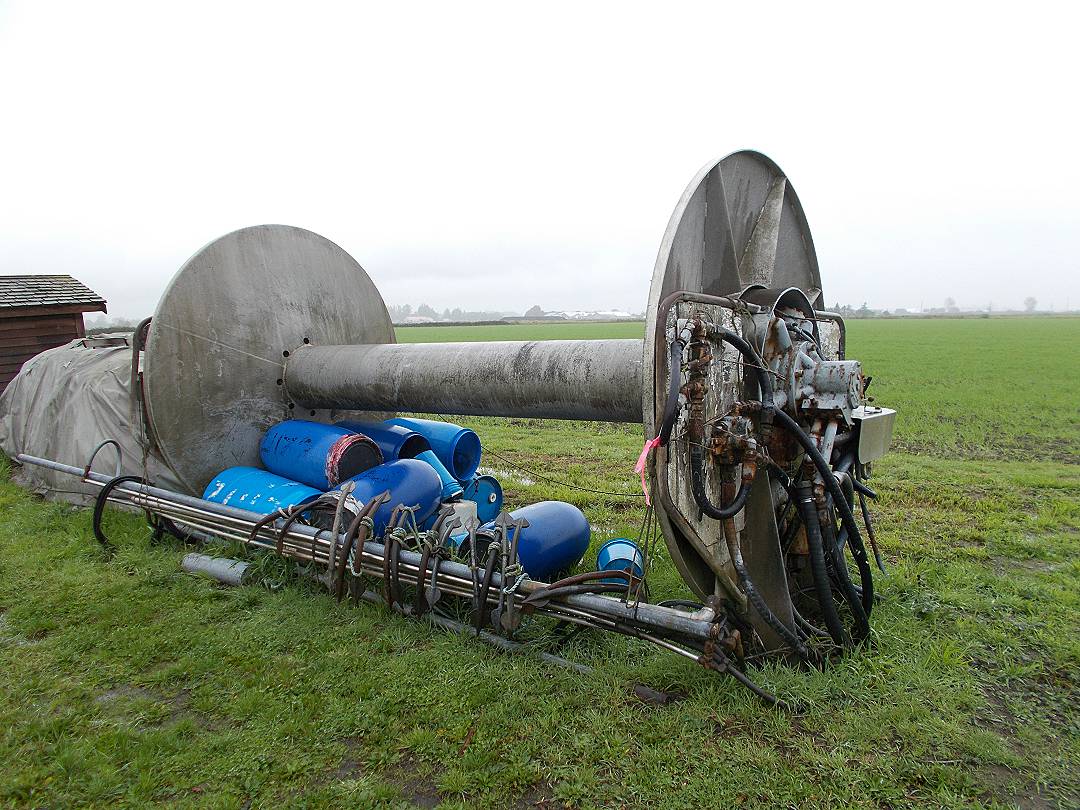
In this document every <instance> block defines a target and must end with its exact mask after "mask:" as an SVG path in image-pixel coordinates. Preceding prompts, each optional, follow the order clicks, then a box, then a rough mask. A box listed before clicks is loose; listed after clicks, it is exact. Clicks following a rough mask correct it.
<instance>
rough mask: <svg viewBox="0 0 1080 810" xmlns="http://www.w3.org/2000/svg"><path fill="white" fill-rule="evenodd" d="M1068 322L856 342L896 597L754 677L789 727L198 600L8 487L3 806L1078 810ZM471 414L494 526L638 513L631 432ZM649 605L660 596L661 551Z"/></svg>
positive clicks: (752, 709) (685, 673) (270, 592)
mask: <svg viewBox="0 0 1080 810" xmlns="http://www.w3.org/2000/svg"><path fill="white" fill-rule="evenodd" d="M1025 323H1026V324H1028V326H1026V327H1025V326H1017V324H1025ZM1078 327H1080V321H1076V320H1071V321H1070V320H1064V319H1062V320H1054V321H1045V322H1043V321H1031V322H1027V321H997V320H990V321H986V322H977V321H976V322H973V321H946V322H926V321H923V322H901V323H897V322H881V321H876V322H856V323H853V324H851V327H850V352H851V354H852V356H855V357H859V358H861V359H863V360H864V362H865V363H866V364H867V366H868V368H869V369H870V371H871V373H873V374H874V375H875V377H876V378H877V380H876V382H875V383H874V388H873V389H872V390H873V391H875V392H876V394H877V396H878V399H879V402H880V403H881V404H890V405H897V406H899V408H900V413H901V417H900V419H899V421H898V425H897V437H896V438H897V443H898V444H899V445H900V447H901V448H902V451H901V452H897V453H894V454H892V455H890V456H889V457H887V459H885V460H884V461H883V462H882V463H880V464H879V466H878V469H877V470H876V475H875V486H876V488H877V489H878V490H879V492H880V493H881V500H880V502H879V504H878V505H877V509H876V516H877V520H878V525H879V533H880V536H881V541H882V544H883V546H884V550H885V553H886V560H887V564H888V566H889V574H888V575H887V576H882V577H880V578H879V583H880V584H879V587H880V593H881V602H880V604H879V605H878V606H877V608H876V609H875V622H874V624H875V630H874V642H873V645H872V646H871V647H869V648H868V649H866V650H864V651H861V652H859V653H857V654H855V655H853V656H851V657H849V658H847V659H845V660H844V661H842V662H839V663H838V664H837V665H836V666H835V667H833V668H831V669H830V670H829V671H828V672H804V671H799V670H793V669H789V668H786V667H782V666H769V667H767V668H765V669H764V670H762V671H760V672H759V673H758V675H759V677H760V679H761V680H762V681H763V682H765V683H766V684H767V685H768V686H769V687H770V688H772V689H773V690H775V691H777V692H778V693H779V694H780V695H781V696H783V697H785V698H788V699H790V700H794V701H797V702H798V703H799V704H800V707H801V709H800V711H799V712H798V713H797V714H785V713H783V712H780V711H777V710H774V709H767V708H764V707H762V706H761V705H760V704H759V703H758V702H756V701H755V700H754V699H753V698H752V697H751V696H750V695H749V694H748V693H747V692H746V691H745V690H742V689H740V688H738V687H736V686H734V685H733V684H732V683H731V682H730V681H728V680H726V679H724V678H722V677H719V676H716V675H710V674H709V673H707V672H704V671H703V670H701V669H699V668H697V667H696V666H694V665H692V664H689V663H684V662H682V661H681V660H678V659H676V658H674V657H671V656H668V655H665V654H662V653H659V652H653V651H652V650H649V649H645V648H643V647H641V646H640V645H636V644H631V643H629V642H626V641H623V640H621V639H617V638H607V637H584V636H580V637H578V638H577V639H576V640H575V641H574V642H573V643H572V644H571V645H570V647H569V648H568V649H567V650H566V651H565V652H566V654H567V655H568V656H569V657H571V658H574V659H575V660H580V661H588V662H590V663H592V664H594V665H595V666H596V668H597V673H596V675H595V676H594V677H590V678H586V677H582V676H580V675H577V674H575V673H571V672H565V671H562V670H558V669H553V668H551V667H549V666H546V665H544V664H541V663H539V662H537V661H536V660H533V659H531V658H528V657H522V656H507V655H503V654H500V653H497V652H495V651H493V650H491V649H489V648H487V647H485V646H483V645H480V644H478V643H476V642H475V641H472V640H470V639H468V638H460V637H457V636H454V635H451V634H447V633H444V632H440V631H436V630H433V629H431V628H430V627H428V626H426V625H424V624H421V623H417V622H410V621H406V620H403V619H398V618H394V617H393V616H390V615H388V614H386V613H385V612H383V611H382V610H380V609H378V608H374V607H368V606H359V607H354V606H345V605H337V604H336V603H335V602H334V601H333V600H332V599H331V598H329V597H328V596H326V595H325V594H323V593H320V592H319V591H318V589H317V588H316V587H315V586H313V585H311V584H309V583H308V581H306V580H303V579H300V578H297V577H295V575H293V576H290V572H289V571H286V570H284V569H283V568H282V567H281V566H275V565H273V564H272V561H265V560H262V561H259V564H260V567H261V571H262V573H263V575H264V576H263V581H264V582H267V583H277V582H281V581H285V582H287V583H288V584H287V585H285V586H284V587H278V588H276V589H271V588H268V587H264V586H263V585H259V584H256V585H253V586H249V587H245V588H240V589H228V588H222V587H218V586H216V585H213V584H212V583H210V582H208V581H207V580H205V579H200V578H197V577H192V576H187V575H184V574H182V573H180V571H179V558H180V555H181V554H182V553H183V549H182V548H181V547H179V546H178V545H153V544H151V543H150V541H149V538H148V532H147V531H146V530H145V529H144V527H143V526H142V525H141V523H140V521H139V519H138V518H137V517H136V516H131V515H122V514H110V515H109V517H108V526H109V530H110V531H111V532H112V534H113V535H114V537H115V540H116V543H117V545H118V547H119V553H118V555H117V556H116V557H115V558H114V559H113V560H111V561H106V560H105V559H104V558H103V557H102V555H101V554H100V553H99V551H98V549H97V548H96V546H95V543H94V540H93V538H92V536H91V534H90V531H89V515H88V513H87V512H85V511H81V510H72V509H71V508H70V507H66V506H63V505H58V504H51V503H44V502H41V501H38V500H36V499H34V498H33V497H31V496H30V495H28V494H27V493H25V492H23V491H22V490H20V489H19V488H18V487H16V486H15V485H13V484H11V483H9V482H8V481H7V480H6V476H4V480H3V481H0V672H2V673H3V677H2V678H0V806H5V805H6V806H13V807H40V806H53V807H72V806H106V805H107V806H115V805H122V806H145V805H150V804H164V805H168V806H176V807H189V806H190V807H267V806H289V807H324V806H327V807H396V806H401V807H407V806H426V807H431V806H435V805H436V804H440V805H441V806H444V807H514V806H518V807H526V806H545V807H560V806H571V807H663V808H668V807H676V808H678V807H686V808H696V807H703V806H729V805H742V806H748V807H756V806H780V807H792V806H797V807H841V806H843V807H926V806H933V807H939V806H940V807H968V806H999V807H1011V806H1022V807H1054V806H1061V807H1075V806H1077V804H1078V803H1080V777H1078V774H1080V716H1078V711H1077V709H1078V683H1077V681H1078V675H1077V673H1078V672H1080V587H1078V583H1080V556H1078V555H1077V547H1078V545H1080V466H1078V465H1077V464H1076V463H1075V459H1076V453H1077V423H1076V418H1077V407H1076V404H1075V403H1076V401H1077V398H1078V395H1080V381H1078V380H1080V377H1078V376H1077V374H1076V368H1075V364H1076V359H1075V358H1076V353H1075V351H1072V352H1070V350H1069V349H1068V348H1061V347H1068V346H1070V345H1075V338H1076V337H1078V336H1080V335H1078V332H1080V328H1078ZM521 328H531V329H549V328H551V327H547V326H543V327H517V326H514V327H505V329H506V330H516V329H521ZM477 329H478V330H479V329H482V327H478V328H477ZM431 331H436V330H431ZM517 334H518V333H516V332H512V331H508V332H506V333H504V334H501V335H492V334H484V335H477V338H478V339H492V338H493V337H494V338H498V337H503V338H504V339H517V338H516V335H517ZM542 334H550V333H546V332H545V333H542ZM553 336H554V335H553ZM558 336H559V337H563V336H564V335H558ZM429 338H430V336H428V335H424V336H423V338H422V339H425V340H426V339H429ZM454 339H457V338H454ZM943 353H946V354H947V355H948V357H945V358H943V357H941V355H942V354H943ZM1070 363H1071V364H1072V367H1071V368H1070ZM1033 392H1034V393H1033ZM987 397H991V399H990V400H989V401H984V400H985V399H986V398H987ZM954 405H955V407H956V408H959V409H963V411H957V412H956V413H957V414H959V415H961V416H963V415H965V414H970V416H971V418H970V419H967V418H966V416H965V418H964V419H962V420H959V419H954V416H955V415H956V414H953V411H952V410H950V409H951V408H953V406H954ZM943 414H944V418H943ZM466 421H468V422H469V423H470V424H472V425H473V426H474V427H475V428H476V429H477V430H478V431H480V433H481V436H482V438H483V439H484V441H485V447H486V448H487V449H488V450H489V451H490V452H489V453H488V455H487V457H486V458H485V466H488V467H491V468H494V469H496V470H497V471H498V474H499V475H500V476H502V480H503V482H504V485H505V487H506V490H507V495H508V499H509V500H510V502H511V503H525V502H529V501H534V500H539V499H543V498H551V497H555V498H564V499H566V500H570V501H573V502H575V503H577V504H578V505H580V506H581V507H582V508H583V509H585V510H586V511H587V513H588V514H589V516H590V518H591V519H592V521H593V523H594V525H595V526H596V537H595V538H594V548H593V551H595V547H596V545H598V544H599V543H600V542H603V540H605V539H607V538H608V537H611V536H615V535H618V534H630V535H633V534H635V533H636V531H637V528H638V523H639V521H640V503H639V501H640V499H637V498H623V497H616V496H607V495H597V494H592V493H586V492H582V491H579V490H574V489H570V488H568V487H566V486H564V485H563V484H561V483H553V482H552V481H550V480H547V479H548V478H551V479H554V480H556V481H560V482H570V483H573V484H576V485H579V486H583V487H587V488H590V489H600V490H609V491H613V492H620V493H621V492H633V491H635V489H636V486H637V485H636V482H635V479H634V476H633V474H632V472H631V471H630V467H631V466H632V465H633V461H634V459H635V458H636V456H637V452H638V450H639V449H640V446H641V440H642V437H641V435H640V429H637V428H630V427H626V426H619V425H597V424H573V423H571V424H557V423H551V422H537V421H532V420H494V419H491V420H466ZM1070 462H1072V463H1070ZM512 465H520V466H522V467H525V468H527V469H528V472H522V471H520V470H517V469H515V468H514V467H513V466H512ZM587 560H588V558H587ZM654 587H655V588H656V589H657V591H659V592H660V593H662V594H663V595H674V594H677V593H680V592H681V588H682V586H681V584H680V583H679V580H678V577H677V575H676V574H675V573H674V570H673V567H672V565H671V563H670V561H669V560H667V558H666V554H664V553H663V550H660V553H659V557H658V561H657V565H656V575H655V582H654ZM633 682H639V683H645V684H648V685H649V686H652V687H654V688H657V689H667V690H671V691H673V692H677V693H679V694H681V695H683V696H684V697H683V699H681V700H679V701H678V702H676V703H673V704H670V705H667V706H664V707H654V706H649V705H646V704H643V703H641V702H639V701H638V700H636V699H635V698H633V697H632V696H631V694H630V693H629V691H628V690H627V688H626V684H628V683H633Z"/></svg>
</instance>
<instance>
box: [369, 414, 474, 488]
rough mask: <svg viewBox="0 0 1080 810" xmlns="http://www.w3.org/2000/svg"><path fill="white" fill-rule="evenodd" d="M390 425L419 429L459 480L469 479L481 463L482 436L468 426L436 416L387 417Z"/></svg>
mask: <svg viewBox="0 0 1080 810" xmlns="http://www.w3.org/2000/svg"><path fill="white" fill-rule="evenodd" d="M386 421H387V423H388V424H391V425H398V426H400V427H403V428H407V429H408V430H415V431H416V432H417V433H419V434H421V435H422V436H423V437H424V438H426V439H427V440H428V442H430V444H431V449H432V450H434V451H435V455H437V456H438V457H439V461H441V462H442V463H443V464H444V465H445V467H446V469H448V470H449V471H450V473H451V474H452V475H453V476H454V478H456V479H457V480H458V481H468V480H469V479H470V478H472V477H473V476H474V475H476V469H477V467H479V466H480V437H479V436H477V435H476V433H474V432H473V431H471V430H469V429H468V428H463V427H461V426H460V425H452V424H450V423H449V422H436V421H434V420H432V419H405V418H403V417H397V418H395V419H387V420H386Z"/></svg>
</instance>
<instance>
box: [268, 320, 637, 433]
mask: <svg viewBox="0 0 1080 810" xmlns="http://www.w3.org/2000/svg"><path fill="white" fill-rule="evenodd" d="M641 377H642V375H641V341H640V340H547V341H524V342H517V341H497V342H490V343H399V344H387V345H382V346H315V345H311V346H303V347H301V348H300V349H298V350H297V351H295V352H294V353H293V354H292V356H290V357H289V359H288V363H287V365H286V370H285V385H286V388H287V390H288V394H289V396H290V397H292V399H293V400H294V401H295V402H296V403H297V404H298V405H299V406H302V407H304V408H349V409H355V410H387V411H391V410H409V411H415V412H420V413H439V414H470V415H475V416H516V417H537V418H544V419H586V420H594V421H602V422H641V418H642V415H641Z"/></svg>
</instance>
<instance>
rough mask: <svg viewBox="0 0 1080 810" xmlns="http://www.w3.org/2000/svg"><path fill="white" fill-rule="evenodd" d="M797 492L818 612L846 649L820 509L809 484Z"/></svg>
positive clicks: (835, 637)
mask: <svg viewBox="0 0 1080 810" xmlns="http://www.w3.org/2000/svg"><path fill="white" fill-rule="evenodd" d="M795 488H796V492H797V504H798V508H799V515H800V516H801V517H802V521H803V525H804V526H805V527H806V545H807V546H808V548H809V550H810V573H811V574H812V575H813V578H814V590H815V592H816V593H817V600H818V609H819V610H820V611H821V617H822V618H823V619H824V620H825V626H826V627H827V628H828V629H829V635H830V636H832V640H833V641H834V642H836V643H837V644H839V645H840V646H841V647H845V646H847V644H848V636H847V631H846V630H845V629H844V623H843V622H841V621H840V614H839V613H837V612H836V602H835V601H833V594H832V581H831V580H830V579H829V569H828V566H827V565H826V563H825V544H824V542H823V541H822V539H821V523H820V521H818V515H817V507H816V506H815V505H814V496H813V494H812V491H811V488H810V483H809V482H808V481H800V482H799V483H798V484H796V485H795Z"/></svg>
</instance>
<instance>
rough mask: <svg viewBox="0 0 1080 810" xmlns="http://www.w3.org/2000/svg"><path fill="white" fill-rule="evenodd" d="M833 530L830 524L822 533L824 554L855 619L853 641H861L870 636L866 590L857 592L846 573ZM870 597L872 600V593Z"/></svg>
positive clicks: (841, 552) (833, 527)
mask: <svg viewBox="0 0 1080 810" xmlns="http://www.w3.org/2000/svg"><path fill="white" fill-rule="evenodd" d="M834 529H835V524H834V523H832V522H830V523H829V525H828V526H827V527H825V530H824V531H823V532H822V536H823V537H824V539H825V549H826V552H825V554H826V558H827V559H828V561H829V564H830V568H831V569H832V572H833V574H835V575H836V579H837V580H838V581H839V583H840V590H841V591H843V594H844V599H846V600H847V603H848V606H849V607H850V608H851V612H852V614H853V615H854V617H855V633H854V637H855V641H862V640H863V639H865V638H866V637H867V636H868V635H870V620H869V617H868V615H867V611H866V608H865V606H864V604H863V603H864V602H865V601H866V588H865V587H864V588H863V589H862V590H859V589H858V588H856V587H855V583H853V582H852V581H851V575H850V574H849V573H848V569H847V563H846V562H845V560H844V551H843V549H841V548H840V545H839V543H838V542H837V539H836V535H835V534H834V533H833V530H834ZM871 587H872V586H871ZM870 596H871V598H873V593H871V594H870Z"/></svg>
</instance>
